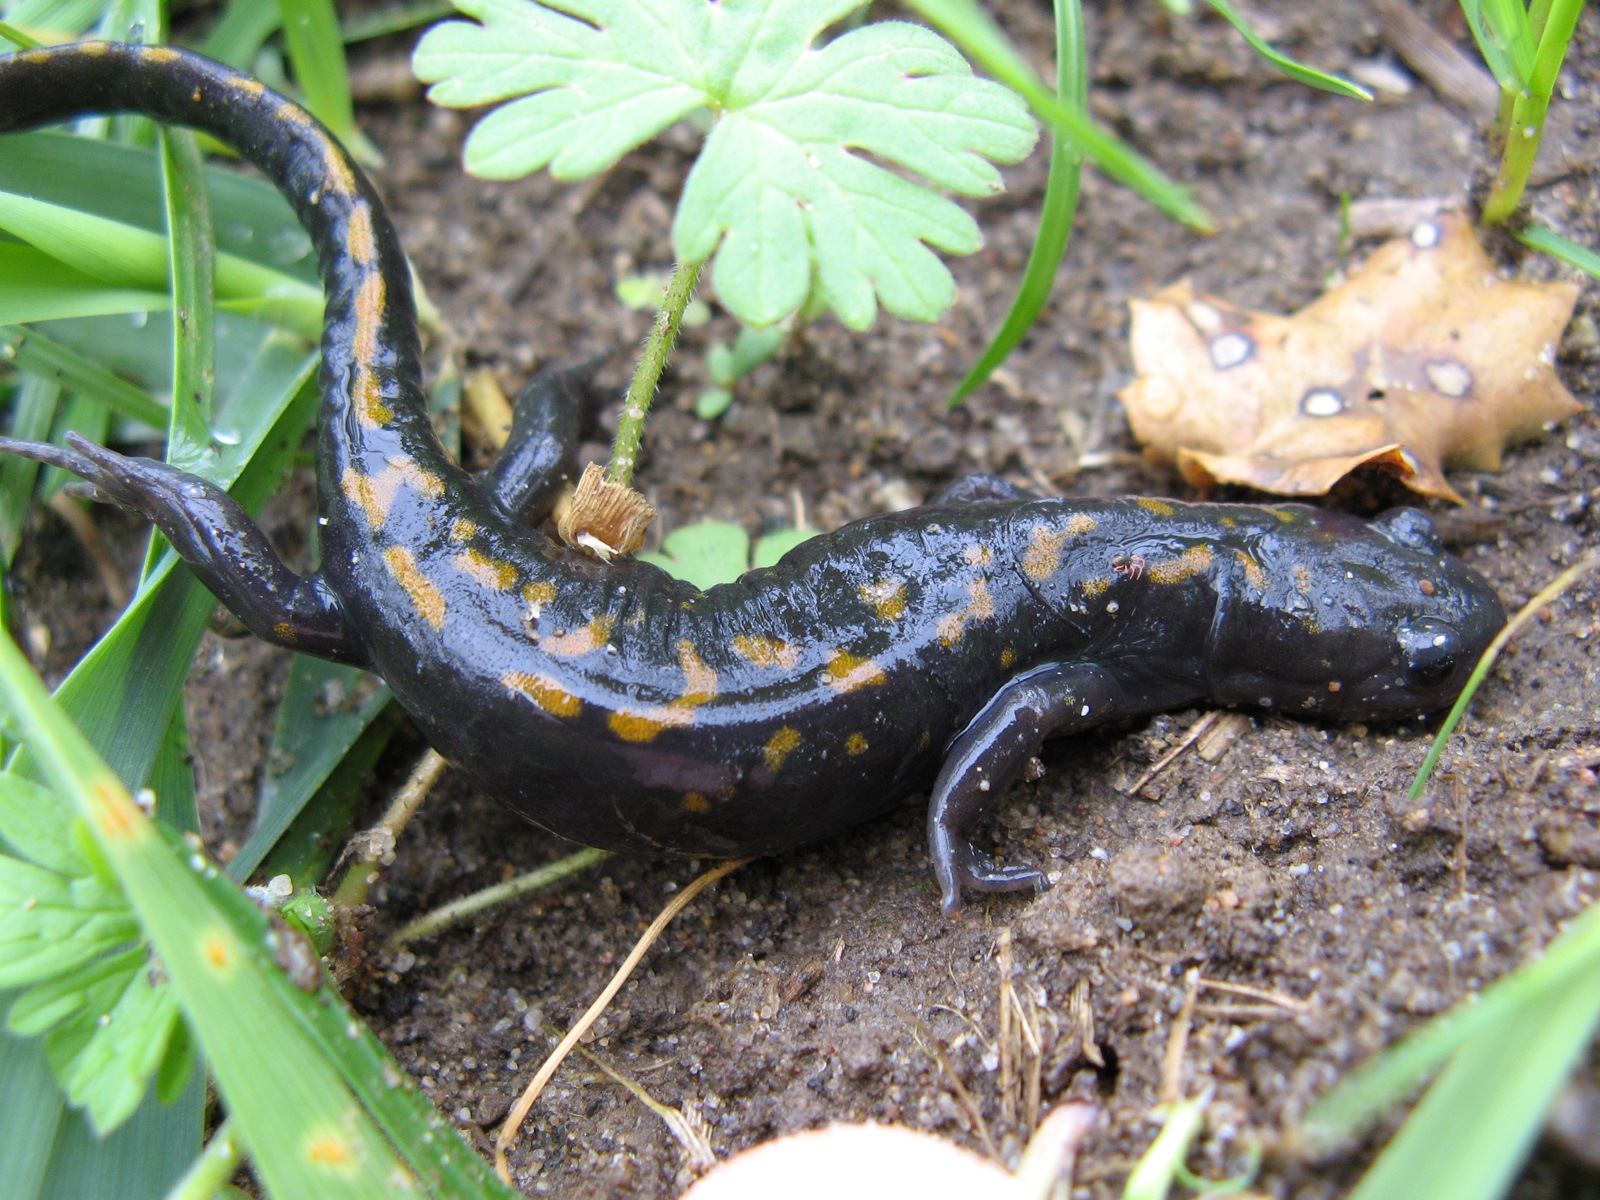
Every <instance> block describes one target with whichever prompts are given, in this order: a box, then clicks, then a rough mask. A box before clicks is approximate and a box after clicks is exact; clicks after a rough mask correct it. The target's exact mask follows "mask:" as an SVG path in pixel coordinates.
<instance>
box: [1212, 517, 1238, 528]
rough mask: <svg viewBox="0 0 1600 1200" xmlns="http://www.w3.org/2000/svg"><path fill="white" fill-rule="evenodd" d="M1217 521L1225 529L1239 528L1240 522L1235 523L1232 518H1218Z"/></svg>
mask: <svg viewBox="0 0 1600 1200" xmlns="http://www.w3.org/2000/svg"><path fill="white" fill-rule="evenodd" d="M1217 519H1218V521H1220V522H1221V524H1222V526H1223V528H1224V529H1237V528H1238V527H1239V522H1237V521H1235V520H1234V519H1233V518H1232V517H1218V518H1217Z"/></svg>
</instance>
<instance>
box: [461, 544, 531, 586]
mask: <svg viewBox="0 0 1600 1200" xmlns="http://www.w3.org/2000/svg"><path fill="white" fill-rule="evenodd" d="M455 563H456V566H457V567H459V568H460V569H461V571H462V573H463V574H466V575H470V576H472V578H473V579H475V580H477V582H478V583H480V584H482V585H483V586H484V587H486V588H488V589H489V590H490V591H495V592H503V591H505V590H506V589H507V588H509V587H510V586H511V585H512V584H514V583H516V582H517V569H516V568H515V567H513V566H512V565H511V564H510V563H508V562H501V561H500V560H499V559H498V558H490V557H489V556H488V555H487V554H485V553H483V551H481V550H468V551H465V552H464V553H462V554H458V555H456V558H455Z"/></svg>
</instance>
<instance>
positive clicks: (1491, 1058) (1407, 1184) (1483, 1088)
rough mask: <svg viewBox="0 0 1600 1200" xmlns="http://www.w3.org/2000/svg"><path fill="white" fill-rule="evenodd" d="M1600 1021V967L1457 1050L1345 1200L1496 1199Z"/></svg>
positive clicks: (1509, 1015)
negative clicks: (1349, 1198)
mask: <svg viewBox="0 0 1600 1200" xmlns="http://www.w3.org/2000/svg"><path fill="white" fill-rule="evenodd" d="M1597 1020H1600V963H1596V964H1591V965H1590V966H1589V969H1588V970H1587V971H1585V972H1582V973H1580V974H1578V975H1576V976H1574V977H1573V978H1572V979H1571V980H1570V981H1569V982H1568V984H1567V985H1566V986H1563V987H1559V988H1550V989H1546V990H1545V991H1543V992H1541V993H1539V994H1538V995H1536V996H1532V997H1530V998H1529V999H1528V1000H1527V1002H1526V1003H1524V1004H1522V1005H1520V1006H1519V1007H1518V1008H1516V1009H1515V1010H1514V1011H1512V1012H1509V1013H1507V1014H1506V1015H1505V1016H1504V1017H1503V1018H1502V1019H1500V1020H1499V1021H1496V1022H1495V1023H1494V1024H1493V1025H1492V1026H1490V1027H1488V1028H1485V1029H1481V1030H1479V1032H1478V1033H1477V1034H1476V1035H1475V1036H1474V1037H1473V1038H1472V1040H1471V1041H1470V1042H1468V1043H1466V1044H1465V1045H1463V1046H1462V1047H1461V1049H1460V1050H1459V1051H1457V1053H1456V1056H1455V1057H1454V1058H1453V1059H1451V1061H1450V1065H1449V1066H1447V1067H1446V1068H1445V1069H1444V1071H1443V1072H1442V1073H1441V1074H1440V1076H1439V1078H1438V1079H1437V1080H1435V1081H1434V1084H1433V1086H1432V1087H1430V1088H1429V1089H1428V1093H1427V1095H1425V1096H1424V1097H1423V1098H1422V1100H1421V1102H1420V1103H1419V1104H1418V1105H1417V1107H1416V1109H1415V1110H1414V1111H1413V1112H1412V1114H1411V1116H1410V1117H1408V1118H1407V1119H1406V1123H1405V1124H1404V1125H1403V1126H1401V1128H1400V1132H1399V1133H1398V1134H1396V1135H1395V1138H1394V1140H1393V1141H1392V1142H1390V1143H1389V1145H1388V1147H1387V1148H1386V1149H1385V1150H1384V1152H1383V1153H1382V1154H1380V1155H1379V1156H1378V1160H1377V1162H1375V1163H1373V1164H1372V1168H1371V1169H1370V1170H1369V1171H1368V1172H1367V1173H1366V1175H1365V1176H1364V1177H1363V1178H1362V1180H1361V1182H1360V1184H1358V1185H1357V1187H1356V1189H1355V1191H1354V1192H1352V1193H1351V1200H1495V1198H1496V1197H1499V1196H1501V1195H1503V1194H1504V1193H1505V1190H1506V1188H1507V1187H1508V1186H1509V1185H1510V1183H1511V1180H1512V1178H1513V1176H1514V1174H1515V1172H1516V1170H1517V1168H1518V1167H1519V1166H1520V1165H1521V1163H1522V1160H1523V1159H1524V1158H1525V1157H1526V1156H1527V1152H1528V1149H1529V1147H1530V1146H1531V1145H1532V1144H1533V1139H1534V1138H1535V1137H1536V1136H1538V1133H1539V1129H1540V1127H1541V1126H1542V1125H1543V1124H1544V1114H1545V1111H1546V1109H1548V1108H1549V1106H1550V1101H1551V1099H1552V1098H1553V1097H1554V1095H1555V1093H1556V1089H1557V1088H1559V1087H1560V1086H1561V1085H1562V1083H1563V1082H1565V1081H1566V1078H1567V1075H1568V1073H1569V1072H1570V1071H1571V1070H1572V1067H1573V1065H1574V1064H1575V1063H1576V1062H1577V1060H1578V1057H1579V1056H1580V1055H1581V1054H1582V1053H1583V1052H1584V1051H1585V1050H1586V1049H1587V1048H1588V1045H1589V1042H1590V1039H1591V1037H1592V1036H1593V1033H1594V1027H1595V1022H1596V1021H1597Z"/></svg>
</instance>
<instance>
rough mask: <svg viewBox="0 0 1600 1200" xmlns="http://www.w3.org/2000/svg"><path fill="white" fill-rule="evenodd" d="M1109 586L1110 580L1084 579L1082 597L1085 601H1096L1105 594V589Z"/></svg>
mask: <svg viewBox="0 0 1600 1200" xmlns="http://www.w3.org/2000/svg"><path fill="white" fill-rule="evenodd" d="M1110 586H1111V580H1110V579H1085V580H1084V581H1083V595H1084V598H1085V599H1087V600H1098V599H1099V598H1100V597H1101V596H1104V595H1105V594H1106V589H1107V588H1109V587H1110Z"/></svg>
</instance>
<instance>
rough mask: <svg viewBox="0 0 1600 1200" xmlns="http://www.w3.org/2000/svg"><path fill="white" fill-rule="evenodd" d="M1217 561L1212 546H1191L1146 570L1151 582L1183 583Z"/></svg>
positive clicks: (1208, 568)
mask: <svg viewBox="0 0 1600 1200" xmlns="http://www.w3.org/2000/svg"><path fill="white" fill-rule="evenodd" d="M1215 562H1216V558H1215V556H1214V555H1213V554H1212V553H1211V547H1210V546H1191V547H1189V549H1187V550H1185V551H1184V552H1183V553H1182V554H1180V555H1178V557H1177V558H1169V559H1167V561H1166V562H1162V563H1157V564H1156V565H1155V566H1153V567H1151V568H1150V569H1149V570H1148V571H1146V572H1145V575H1146V577H1147V578H1148V579H1149V580H1150V582H1151V583H1182V582H1183V581H1184V580H1186V579H1193V578H1194V577H1195V576H1196V575H1199V574H1201V573H1202V572H1205V571H1209V570H1210V569H1211V567H1212V564H1213V563H1215Z"/></svg>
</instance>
